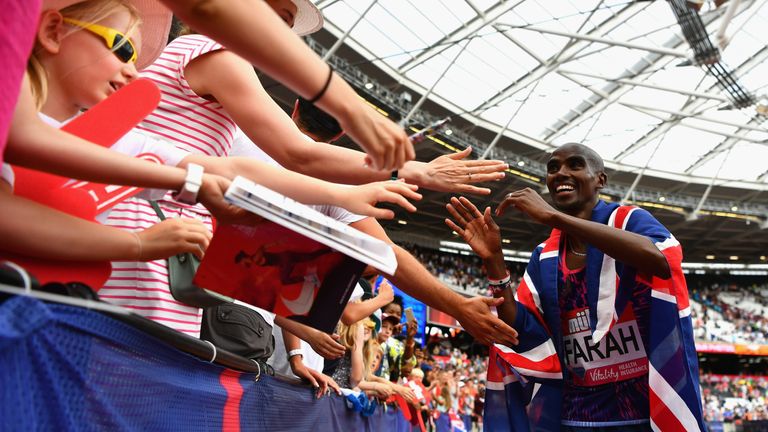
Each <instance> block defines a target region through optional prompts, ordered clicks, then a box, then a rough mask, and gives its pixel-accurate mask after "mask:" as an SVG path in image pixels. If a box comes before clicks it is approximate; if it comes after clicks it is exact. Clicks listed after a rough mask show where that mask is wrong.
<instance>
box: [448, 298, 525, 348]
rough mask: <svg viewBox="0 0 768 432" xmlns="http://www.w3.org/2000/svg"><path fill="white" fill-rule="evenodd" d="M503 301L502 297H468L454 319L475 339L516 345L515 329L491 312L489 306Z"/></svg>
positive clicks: (482, 341)
mask: <svg viewBox="0 0 768 432" xmlns="http://www.w3.org/2000/svg"><path fill="white" fill-rule="evenodd" d="M503 302H504V297H498V298H490V297H470V298H467V299H464V304H462V305H461V307H459V309H458V313H457V315H456V319H457V320H459V322H460V323H461V326H462V327H464V329H465V330H466V331H468V332H469V334H471V335H472V336H474V337H475V339H476V340H477V341H478V342H480V343H482V344H486V345H492V344H494V343H498V344H502V345H506V346H509V347H511V346H514V345H517V331H516V330H515V329H513V328H512V327H510V326H509V325H507V324H506V323H505V322H504V321H502V320H501V319H499V318H498V317H497V316H495V315H494V314H492V313H491V307H496V306H499V305H501V304H502V303H503Z"/></svg>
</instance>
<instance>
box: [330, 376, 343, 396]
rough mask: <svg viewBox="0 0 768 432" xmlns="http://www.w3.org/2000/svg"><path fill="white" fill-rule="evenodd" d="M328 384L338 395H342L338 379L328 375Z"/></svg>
mask: <svg viewBox="0 0 768 432" xmlns="http://www.w3.org/2000/svg"><path fill="white" fill-rule="evenodd" d="M328 386H329V387H331V388H332V389H333V390H334V391H335V392H336V394H337V395H339V396H341V387H339V385H338V384H337V383H336V381H334V379H333V378H331V377H328Z"/></svg>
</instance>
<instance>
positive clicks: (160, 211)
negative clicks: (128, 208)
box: [149, 200, 165, 221]
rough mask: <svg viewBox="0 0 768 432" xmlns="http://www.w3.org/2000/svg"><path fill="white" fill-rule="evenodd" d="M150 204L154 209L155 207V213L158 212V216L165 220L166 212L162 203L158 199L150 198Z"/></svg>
mask: <svg viewBox="0 0 768 432" xmlns="http://www.w3.org/2000/svg"><path fill="white" fill-rule="evenodd" d="M149 204H150V205H151V206H152V208H153V209H155V213H157V217H159V218H160V220H161V221H164V220H165V213H163V209H161V208H160V205H159V204H158V203H157V201H152V200H150V201H149Z"/></svg>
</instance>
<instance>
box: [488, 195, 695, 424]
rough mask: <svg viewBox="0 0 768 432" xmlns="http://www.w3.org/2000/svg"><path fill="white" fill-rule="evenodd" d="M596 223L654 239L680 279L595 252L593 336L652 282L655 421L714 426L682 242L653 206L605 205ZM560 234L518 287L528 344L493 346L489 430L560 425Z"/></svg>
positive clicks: (536, 255) (591, 266)
mask: <svg viewBox="0 0 768 432" xmlns="http://www.w3.org/2000/svg"><path fill="white" fill-rule="evenodd" d="M592 221H594V222H598V223H602V224H607V225H609V226H613V227H615V228H617V229H623V230H627V231H631V232H634V233H637V234H640V235H642V236H645V237H647V238H649V239H650V240H651V241H652V242H653V243H654V244H655V245H656V247H658V248H659V250H660V251H661V252H662V253H663V254H664V256H665V257H666V259H667V262H668V264H669V269H670V273H671V277H670V278H668V279H660V278H656V277H652V278H651V279H650V280H649V279H647V278H645V277H643V276H642V275H639V274H638V273H637V272H636V270H635V269H634V268H632V267H629V266H625V265H623V264H622V263H620V262H617V261H615V260H614V259H613V258H611V257H609V256H607V255H605V254H603V253H602V252H601V251H599V250H598V249H596V248H593V247H591V246H589V247H588V248H587V264H586V271H587V275H586V278H587V303H588V305H589V315H590V324H591V331H592V339H593V341H594V342H595V343H598V341H600V340H601V339H602V337H603V336H605V335H606V333H608V332H609V331H610V330H611V328H612V326H613V325H614V324H615V323H616V322H617V319H618V318H617V317H620V316H621V314H622V312H623V310H624V307H625V306H626V305H627V302H628V298H629V297H630V295H631V292H630V291H631V290H632V288H633V287H634V286H635V281H636V280H637V279H638V278H640V279H641V280H643V281H644V282H645V283H646V284H648V285H650V287H651V306H650V314H651V315H650V316H651V323H650V327H649V335H650V336H649V339H650V340H649V341H647V347H648V352H647V355H648V384H649V401H648V403H649V407H650V417H651V418H650V425H651V427H652V428H653V430H656V431H664V432H667V431H675V432H676V431H681V432H683V431H688V432H690V431H706V428H705V426H704V423H703V418H702V410H701V402H700V401H701V398H700V391H699V383H698V378H699V371H698V363H697V359H696V350H695V346H694V341H693V328H692V323H691V316H690V315H691V309H690V306H689V302H688V289H687V287H686V283H685V277H684V276H683V271H682V268H681V264H682V255H683V254H682V248H681V246H680V243H679V242H678V241H677V240H676V239H675V238H674V236H672V234H670V232H669V231H668V230H667V229H666V228H665V227H664V226H663V225H661V223H659V222H658V221H657V220H656V219H655V218H654V217H653V216H651V214H650V213H648V212H647V211H645V210H643V209H640V208H637V207H631V206H619V205H618V204H608V203H605V202H603V201H599V202H598V203H597V205H596V206H595V208H594V210H593V212H592ZM560 236H561V234H560V231H558V230H556V229H555V230H552V233H551V234H550V236H549V238H548V239H547V240H546V241H545V242H544V243H542V244H540V245H539V246H538V247H537V248H536V250H534V252H533V254H532V255H531V259H530V261H529V263H528V266H527V268H526V271H525V274H524V277H523V280H522V281H521V282H520V285H519V287H518V290H517V295H516V300H517V302H518V312H517V317H516V320H515V323H514V327H515V329H516V330H517V331H518V332H519V334H520V337H519V339H520V343H519V345H517V346H515V347H514V349H511V348H509V347H505V346H501V345H495V346H494V347H493V348H492V349H491V355H490V359H489V366H488V379H487V381H488V383H487V394H486V406H485V415H484V424H485V429H486V430H489V431H507V430H510V431H529V430H530V431H558V430H560V424H561V419H560V413H561V405H562V402H561V400H562V391H561V390H562V383H563V365H562V364H561V358H562V356H559V355H558V350H559V349H560V345H561V344H560V341H561V340H562V336H561V334H560V328H561V327H560V310H559V307H558V301H557V285H558V280H559V278H560V277H561V275H560V274H559V266H558V256H559V254H560V253H561V250H560V249H561V248H562V244H563V243H562V242H561V241H560Z"/></svg>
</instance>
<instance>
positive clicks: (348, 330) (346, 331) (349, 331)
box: [338, 320, 378, 379]
mask: <svg viewBox="0 0 768 432" xmlns="http://www.w3.org/2000/svg"><path fill="white" fill-rule="evenodd" d="M363 321H364V320H360V321H358V322H356V323H354V324H352V325H346V324H344V323H343V322H339V328H338V330H339V343H340V344H342V345H344V348H346V349H347V350H348V351H351V350H352V348H354V346H355V335H356V334H357V329H358V327H359V326H362V325H364V324H363ZM371 342H373V343H375V344H376V345H373V344H372V343H371ZM376 349H378V342H375V341H374V338H373V337H371V339H370V340H368V342H365V345H363V379H366V378H367V377H368V376H369V374H370V372H371V364H372V363H373V356H374V355H375V353H376Z"/></svg>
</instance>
